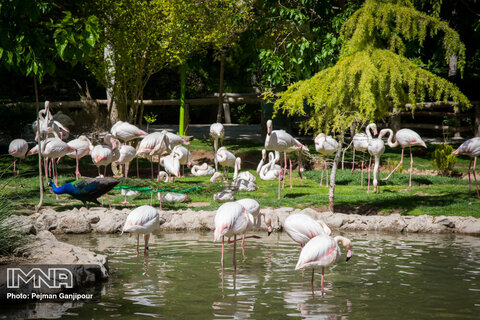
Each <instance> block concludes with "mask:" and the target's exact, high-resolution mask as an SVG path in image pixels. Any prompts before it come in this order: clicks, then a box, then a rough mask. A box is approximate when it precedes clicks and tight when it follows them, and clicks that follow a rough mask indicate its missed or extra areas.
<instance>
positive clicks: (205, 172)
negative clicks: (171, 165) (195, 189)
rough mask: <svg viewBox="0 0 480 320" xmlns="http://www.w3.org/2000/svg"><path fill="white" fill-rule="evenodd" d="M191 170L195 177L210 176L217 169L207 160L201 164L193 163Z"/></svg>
mask: <svg viewBox="0 0 480 320" xmlns="http://www.w3.org/2000/svg"><path fill="white" fill-rule="evenodd" d="M190 172H191V173H192V174H193V175H194V176H195V177H203V176H209V175H212V174H214V173H215V169H214V168H213V167H211V166H209V165H208V164H207V163H206V162H204V163H202V164H201V165H193V166H192V168H191V169H190Z"/></svg>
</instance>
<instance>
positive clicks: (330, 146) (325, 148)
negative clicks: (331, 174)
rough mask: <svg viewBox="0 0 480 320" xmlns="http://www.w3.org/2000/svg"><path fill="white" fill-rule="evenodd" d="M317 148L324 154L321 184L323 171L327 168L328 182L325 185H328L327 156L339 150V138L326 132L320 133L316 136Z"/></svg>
mask: <svg viewBox="0 0 480 320" xmlns="http://www.w3.org/2000/svg"><path fill="white" fill-rule="evenodd" d="M314 142H315V150H316V151H317V152H318V153H320V154H321V155H323V168H322V175H321V178H320V185H322V183H323V172H324V171H325V169H326V170H327V175H326V179H327V180H326V183H325V185H326V186H328V164H327V158H328V157H329V156H331V155H332V154H334V153H335V152H336V151H337V150H338V142H337V140H335V139H333V138H332V136H326V135H325V134H324V133H319V134H318V135H317V136H316V137H315V141H314Z"/></svg>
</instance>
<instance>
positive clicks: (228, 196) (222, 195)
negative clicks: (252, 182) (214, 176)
mask: <svg viewBox="0 0 480 320" xmlns="http://www.w3.org/2000/svg"><path fill="white" fill-rule="evenodd" d="M213 201H217V202H230V201H235V195H234V194H233V191H232V190H222V191H220V192H218V193H215V194H214V195H213Z"/></svg>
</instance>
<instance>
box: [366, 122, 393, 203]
mask: <svg viewBox="0 0 480 320" xmlns="http://www.w3.org/2000/svg"><path fill="white" fill-rule="evenodd" d="M387 132H388V130H386V129H383V130H381V131H380V136H379V137H378V138H377V139H370V140H369V141H368V153H369V154H370V160H369V162H368V185H367V193H368V192H370V170H371V167H372V156H374V158H375V165H374V167H373V192H377V184H378V180H377V174H378V167H379V166H380V157H381V156H382V154H383V153H384V152H385V143H384V142H383V140H382V137H383V136H384V135H385V133H387Z"/></svg>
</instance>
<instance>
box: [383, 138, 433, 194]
mask: <svg viewBox="0 0 480 320" xmlns="http://www.w3.org/2000/svg"><path fill="white" fill-rule="evenodd" d="M388 130H391V129H388ZM395 139H396V141H395V143H393V141H392V140H393V131H392V133H391V134H390V136H389V137H388V141H387V144H388V146H389V147H390V148H395V147H397V146H398V145H400V146H401V147H402V156H401V158H400V162H399V163H398V165H397V166H396V167H395V168H394V169H393V170H392V172H390V173H389V174H388V176H387V177H386V178H384V179H382V180H384V181H386V180H388V179H389V178H390V176H391V175H392V174H393V173H394V172H395V171H396V170H397V169H398V168H399V167H400V166H401V165H402V163H403V151H404V150H405V148H406V147H409V149H410V178H409V180H408V186H409V187H411V186H412V171H413V156H412V147H414V146H421V147H424V148H426V147H427V146H426V145H425V142H423V140H422V138H421V137H420V136H419V135H418V133H416V132H415V131H413V130H410V129H400V130H398V131H397V133H395Z"/></svg>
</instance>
